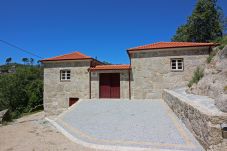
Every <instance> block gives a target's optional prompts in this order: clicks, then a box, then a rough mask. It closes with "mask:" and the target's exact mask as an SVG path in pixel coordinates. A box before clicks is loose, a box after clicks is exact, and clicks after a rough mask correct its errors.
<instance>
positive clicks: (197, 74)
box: [188, 67, 204, 87]
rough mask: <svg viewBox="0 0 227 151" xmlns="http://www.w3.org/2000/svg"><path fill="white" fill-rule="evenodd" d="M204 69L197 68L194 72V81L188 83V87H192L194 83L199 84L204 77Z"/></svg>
mask: <svg viewBox="0 0 227 151" xmlns="http://www.w3.org/2000/svg"><path fill="white" fill-rule="evenodd" d="M203 71H204V70H203V69H202V68H200V67H197V68H196V70H195V71H194V74H193V77H192V79H191V80H190V81H189V83H188V87H191V86H192V85H193V84H194V83H196V84H197V83H198V82H199V80H200V79H202V77H203V76H204V73H203Z"/></svg>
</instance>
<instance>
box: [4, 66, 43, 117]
mask: <svg viewBox="0 0 227 151" xmlns="http://www.w3.org/2000/svg"><path fill="white" fill-rule="evenodd" d="M42 72H43V69H42V68H39V67H36V66H29V65H24V66H16V72H15V73H13V74H3V75H1V76H0V92H1V93H0V111H1V110H3V109H9V110H10V111H11V115H12V117H13V118H17V117H19V116H20V114H21V113H24V112H28V111H31V109H33V108H34V107H36V106H38V105H42V100H43V96H42V92H43V77H42Z"/></svg>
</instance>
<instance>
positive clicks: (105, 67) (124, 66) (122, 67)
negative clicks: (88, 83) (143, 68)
mask: <svg viewBox="0 0 227 151" xmlns="http://www.w3.org/2000/svg"><path fill="white" fill-rule="evenodd" d="M129 69H131V67H130V65H128V64H119V65H98V66H96V67H91V68H90V70H91V71H96V70H129Z"/></svg>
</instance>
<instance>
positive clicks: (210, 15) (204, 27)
mask: <svg viewBox="0 0 227 151" xmlns="http://www.w3.org/2000/svg"><path fill="white" fill-rule="evenodd" d="M225 25H226V24H225V21H224V14H223V11H222V9H221V8H220V7H218V6H217V0H198V2H197V4H196V6H195V9H194V10H193V13H192V15H191V16H190V17H188V20H187V23H186V24H185V25H182V26H180V27H179V28H178V29H177V31H176V34H175V35H174V36H173V38H172V41H188V42H209V41H213V40H215V39H217V38H219V37H222V36H223V32H224V29H225Z"/></svg>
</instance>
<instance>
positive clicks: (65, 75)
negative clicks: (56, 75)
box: [60, 69, 71, 81]
mask: <svg viewBox="0 0 227 151" xmlns="http://www.w3.org/2000/svg"><path fill="white" fill-rule="evenodd" d="M70 79H71V71H70V70H68V69H67V70H60V80H61V81H70Z"/></svg>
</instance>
